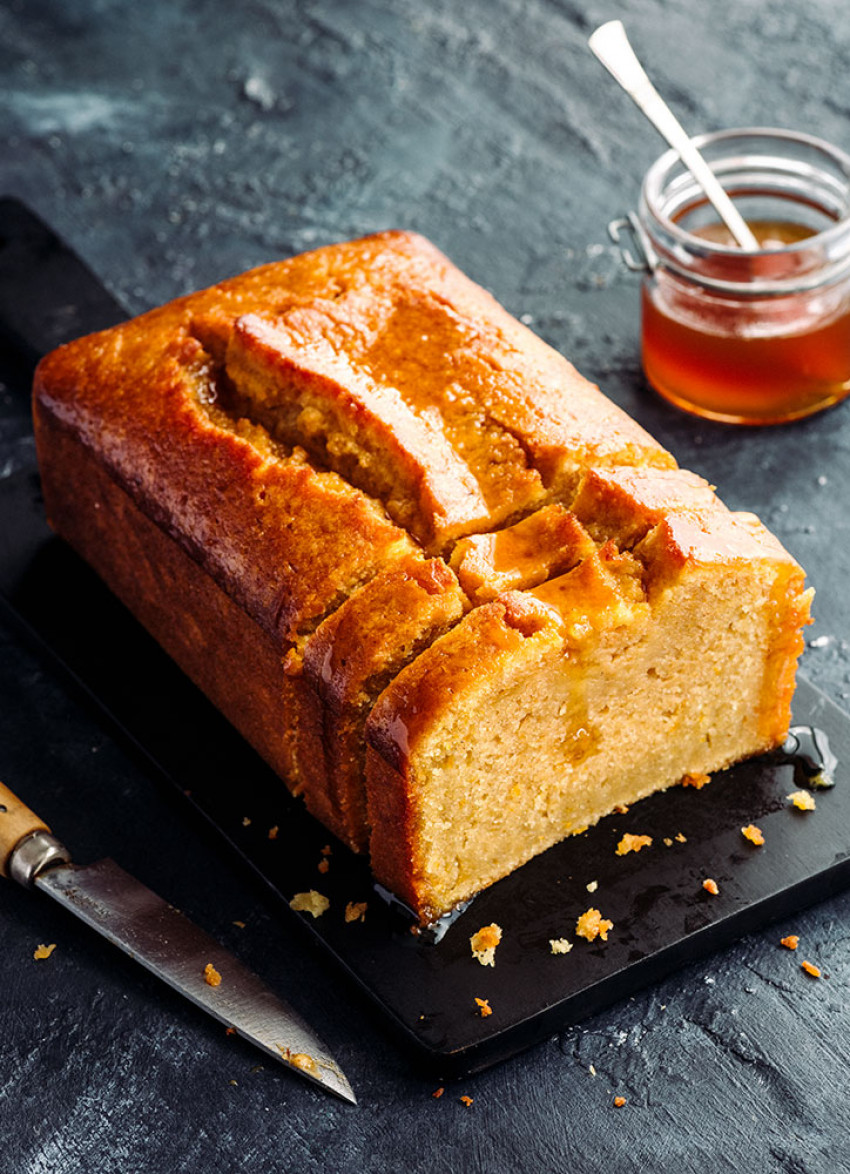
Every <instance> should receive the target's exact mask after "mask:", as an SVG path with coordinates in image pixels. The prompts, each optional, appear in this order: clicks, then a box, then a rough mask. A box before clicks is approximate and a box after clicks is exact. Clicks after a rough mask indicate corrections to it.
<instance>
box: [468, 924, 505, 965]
mask: <svg viewBox="0 0 850 1174" xmlns="http://www.w3.org/2000/svg"><path fill="white" fill-rule="evenodd" d="M501 940H502V927H501V926H500V925H496V923H495V922H493V924H492V925H485V926H482V928H481V929H479V931H478V933H474V934H473V935H472V937H471V938H470V939H469V944H470V946H471V948H472V954H473V957H475V958H477V959H478V961H479V962H480V963H481V965H482V966H495V965H496V946H498V944H499V942H500V941H501Z"/></svg>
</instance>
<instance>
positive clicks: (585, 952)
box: [0, 251, 850, 1076]
mask: <svg viewBox="0 0 850 1174" xmlns="http://www.w3.org/2000/svg"><path fill="white" fill-rule="evenodd" d="M51 256H53V258H54V261H55V252H54V251H51ZM63 263H66V264H67V265H69V266H73V264H75V263H77V262H75V259H74V258H73V257H72V256H71V254H69V253H66V254H65V260H64V262H63ZM2 281H3V269H2V256H0V284H2ZM104 296H105V297H107V295H104ZM2 304H3V301H2V295H0V306H2ZM113 305H114V303H113ZM109 309H110V307H109V303H108V301H105V302H101V303H100V305H99V310H98V312H99V313H101V314H105V315H107V316H108V312H109ZM92 325H94V323H92ZM28 329H29V327H28ZM21 390H23V389H21ZM0 592H2V597H0V605H2V608H3V611H4V612H8V613H9V616H10V617H11V618H12V619H13V621H14V622H15V623H17V624H18V625H19V626H20V627H21V628H22V630H24V631H25V632H26V633H28V635H29V636H30V637H31V638H32V639H33V640H34V641H35V642H36V643H37V644H38V645H39V646H40V647H41V648H42V649H43V650H44V652H45V654H46V655H47V656H48V657H49V658H50V660H51V662H52V663H53V664H54V665H55V666H56V667H57V668H58V669H59V671H62V672H64V673H66V674H68V675H69V677H70V679H71V680H73V681H74V682H75V683H76V684H77V685H78V686H81V687H82V688H84V689H85V690H86V691H87V692H88V694H89V695H90V696H91V698H92V699H93V700H94V701H95V702H96V703H97V704H98V705H99V706H100V707H101V708H102V710H103V711H104V712H105V713H106V714H108V715H109V717H110V718H111V720H112V721H114V722H115V723H116V724H117V727H118V728H119V729H120V730H121V731H123V732H124V733H125V734H126V735H128V736H129V737H130V738H131V739H132V740H133V741H134V742H135V743H136V745H137V746H138V747H140V748H141V750H142V751H143V752H144V753H145V754H146V755H147V756H148V757H149V759H150V760H151V761H152V762H153V763H155V764H156V766H157V768H158V769H159V770H160V771H161V772H162V773H163V774H164V776H165V777H166V778H167V779H168V780H170V781H171V782H172V783H173V784H174V785H176V786H177V787H178V788H180V790H182V791H184V792H185V793H186V794H187V795H188V796H189V798H190V799H191V801H192V802H193V803H194V804H195V805H196V806H197V808H198V809H199V810H200V811H201V812H202V813H203V814H204V815H205V816H206V817H207V818H208V819H209V820H210V821H211V822H212V823H213V824H214V825H215V827H217V828H218V829H219V830H220V831H221V833H222V834H223V835H224V836H225V837H226V838H227V840H228V841H229V842H230V843H231V844H232V845H233V846H234V847H235V848H236V849H237V850H238V851H239V852H240V853H241V854H242V855H243V856H244V858H245V859H246V860H247V861H248V862H249V863H250V864H251V866H252V867H253V868H254V869H256V871H257V872H258V873H259V875H260V876H261V877H262V878H263V880H264V881H265V882H266V883H267V884H268V885H269V886H270V888H271V889H272V890H273V891H274V892H275V893H277V894H279V896H280V897H281V898H282V899H283V900H284V901H285V902H288V900H289V899H290V898H291V897H292V895H293V894H294V893H295V892H298V891H302V890H305V889H310V888H317V889H319V890H320V891H322V892H323V893H324V894H325V895H326V896H327V897H328V898H329V899H330V902H331V904H330V909H329V911H328V912H327V913H326V914H325V915H324V916H323V917H322V918H320V919H318V920H315V921H314V920H313V919H312V918H310V917H309V916H308V915H306V914H304V915H298V916H300V917H302V918H303V919H304V921H305V924H306V927H307V928H308V929H309V930H310V931H311V932H312V933H313V934H314V935H315V938H316V940H317V941H318V942H320V943H321V944H322V945H323V946H324V947H325V948H326V949H327V950H328V951H329V952H330V954H331V955H332V956H333V957H334V958H335V959H336V961H337V962H338V963H339V964H340V965H341V967H342V968H343V969H344V970H345V971H346V972H347V973H348V974H349V975H350V976H351V977H352V978H353V979H354V980H355V981H356V982H357V983H358V984H359V985H360V986H361V987H362V989H363V990H364V991H365V992H366V993H367V994H368V995H369V996H370V997H371V998H372V999H373V1000H374V1001H375V1003H376V1004H377V1005H378V1006H379V1007H380V1008H381V1009H382V1010H383V1012H384V1013H385V1015H386V1016H387V1018H388V1020H389V1022H390V1023H391V1024H392V1025H393V1026H394V1027H395V1029H396V1030H397V1032H398V1033H399V1035H400V1037H401V1038H402V1039H403V1040H404V1041H405V1042H406V1043H407V1044H409V1045H410V1046H411V1047H412V1049H413V1052H414V1054H415V1055H416V1056H417V1057H418V1058H419V1059H421V1060H424V1061H426V1062H427V1063H428V1066H429V1067H430V1068H432V1069H434V1070H436V1071H437V1072H438V1073H439V1074H440V1075H442V1076H450V1075H459V1074H461V1073H465V1072H471V1071H475V1070H477V1069H480V1068H483V1067H486V1066H487V1065H488V1064H491V1063H493V1062H495V1061H497V1060H500V1059H503V1058H505V1057H507V1056H509V1055H511V1054H513V1053H514V1052H516V1051H518V1050H520V1049H522V1048H524V1047H527V1046H529V1045H530V1044H532V1043H534V1042H536V1041H537V1040H539V1039H541V1038H543V1037H545V1036H546V1035H548V1034H550V1033H551V1032H554V1031H556V1030H558V1029H559V1028H562V1027H564V1026H565V1025H567V1024H569V1023H572V1022H575V1021H577V1020H579V1019H582V1018H584V1017H586V1016H588V1015H589V1014H591V1013H593V1012H594V1011H596V1010H598V1009H600V1008H601V1007H603V1006H605V1005H606V1004H609V1003H611V1002H612V1001H614V1000H617V999H622V998H624V997H626V996H628V995H629V994H631V993H633V992H634V991H635V990H636V989H638V988H639V987H641V986H643V985H645V984H646V983H649V982H652V981H654V980H657V979H658V978H659V977H660V976H661V975H663V974H665V973H668V972H670V971H671V970H672V969H674V968H675V967H677V966H679V965H682V964H684V963H688V962H691V961H693V960H694V959H695V958H697V957H699V956H700V955H702V954H705V953H707V952H709V951H711V950H714V949H717V948H719V947H721V946H722V945H724V944H726V943H728V942H730V941H732V940H734V939H735V938H736V937H738V936H740V935H741V934H743V933H746V932H748V931H749V930H752V929H755V928H756V927H759V926H761V925H763V924H764V923H765V922H766V921H768V920H770V919H773V918H780V917H784V916H787V915H788V914H789V913H791V912H793V911H795V910H796V909H798V908H800V907H802V906H803V905H805V904H807V903H809V902H812V901H815V900H818V899H821V898H824V897H826V896H828V895H830V894H831V893H833V892H835V891H837V890H838V889H839V888H840V887H842V886H844V885H846V884H847V883H848V881H850V831H848V829H850V790H848V787H847V785H846V782H847V779H846V776H847V771H846V767H845V766H844V764H846V763H847V762H848V761H850V720H848V718H847V717H846V716H845V715H844V714H843V713H842V712H841V711H840V710H839V709H838V708H837V707H835V706H834V705H833V704H832V703H831V702H829V701H828V700H827V699H826V698H825V697H824V696H823V695H822V694H820V693H819V692H818V691H817V690H815V689H814V688H813V687H812V686H811V685H809V684H808V683H806V682H805V681H804V682H802V683H801V685H800V688H799V690H798V694H797V698H796V702H795V721H796V722H797V723H799V724H801V725H813V726H817V727H819V728H820V729H822V730H823V731H825V733H826V734H827V735H828V737H829V741H830V744H831V746H832V749H833V751H834V753H835V754H836V755H837V757H838V760H839V764H840V765H839V768H838V771H837V776H836V777H837V781H838V784H839V785H838V786H836V787H835V788H834V789H832V790H827V791H818V792H817V805H818V810H817V811H816V812H815V813H808V814H806V813H800V812H797V811H796V810H794V809H792V808H791V807H790V806H789V804H788V801H787V798H786V797H787V795H788V793H789V792H790V791H792V790H793V789H795V788H796V787H797V786H798V785H799V781H798V780H797V779H796V778H795V768H794V766H793V765H791V764H789V763H782V762H779V761H775V760H770V759H760V760H755V761H751V762H749V763H745V764H742V765H741V766H739V767H736V768H734V769H732V770H730V771H727V772H724V774H722V775H718V776H716V777H715V779H714V780H713V781H712V783H711V784H710V785H709V786H707V787H705V788H703V789H702V790H700V791H696V790H693V789H685V788H675V789H674V790H672V791H669V792H668V793H667V794H665V795H663V796H655V797H653V798H650V799H647V800H644V801H643V802H641V803H639V804H636V805H634V806H633V807H632V808H631V810H630V811H629V812H628V813H626V814H623V815H614V816H611V817H609V818H608V819H606V820H604V821H603V822H602V823H601V824H600V825H599V826H597V827H596V828H594V829H591V830H590V831H589V832H586V833H585V834H584V835H582V836H578V837H574V838H572V839H571V840H569V841H566V842H565V843H563V844H560V845H557V846H556V847H555V848H552V849H550V851H548V852H546V853H545V854H543V855H542V856H540V857H538V858H537V859H536V860H533V861H531V862H530V863H529V864H527V865H526V866H525V867H524V868H522V869H519V870H518V871H517V872H516V873H514V874H513V875H512V876H510V877H507V878H506V879H505V880H503V881H501V882H499V883H498V884H496V885H494V886H493V887H492V888H490V889H489V890H487V891H486V892H485V893H483V894H481V895H480V896H479V897H478V898H477V899H476V900H475V901H474V902H473V903H472V905H471V906H470V908H469V909H468V910H467V911H466V912H465V913H464V914H462V915H461V916H460V917H459V918H457V920H456V921H455V922H454V924H453V925H452V926H451V927H450V928H449V929H448V931H447V932H446V934H445V936H444V937H443V938H442V940H441V941H439V942H438V943H436V944H431V943H429V942H426V941H424V940H423V939H422V938H421V937H416V936H414V935H412V934H411V932H410V923H409V921H407V920H406V918H405V917H404V916H403V915H402V914H401V913H400V912H399V911H397V910H395V909H393V908H391V907H389V906H388V905H387V904H385V903H384V902H383V900H382V899H381V898H380V897H379V896H378V895H376V893H375V892H374V891H373V889H372V884H371V880H370V876H369V872H368V868H367V866H366V864H365V862H364V861H363V860H361V859H358V858H356V857H354V856H353V855H352V854H351V853H349V852H348V851H347V850H346V849H345V848H344V847H343V846H342V845H340V844H338V843H336V842H335V841H331V847H332V853H331V855H330V858H329V859H330V862H331V863H330V868H329V871H328V872H327V873H326V874H325V875H322V874H320V873H319V872H318V869H317V866H318V862H319V860H320V859H322V849H323V847H324V846H325V845H327V844H328V841H329V837H328V833H327V832H326V831H325V830H324V829H323V828H322V827H321V826H320V825H318V824H317V823H316V822H315V821H314V820H312V819H311V818H310V817H309V816H308V815H307V814H306V812H305V811H304V809H303V808H302V807H301V805H300V804H299V803H298V802H296V801H294V800H292V799H291V798H290V797H289V795H288V794H287V793H286V792H285V790H284V789H283V787H282V785H281V783H280V782H279V780H278V779H277V778H276V777H275V776H274V775H273V774H272V773H271V772H270V771H269V769H268V768H267V767H266V766H265V765H264V764H263V763H262V762H261V761H260V760H259V758H258V757H257V756H256V755H255V754H254V753H253V751H251V749H250V748H249V747H248V746H247V745H246V744H245V743H244V742H243V741H242V739H241V738H240V737H239V736H238V735H237V734H236V733H235V732H234V731H233V730H232V729H231V728H230V727H229V726H228V725H227V723H226V722H225V721H224V720H223V719H222V718H221V717H220V716H219V715H218V713H217V712H216V711H215V710H214V709H213V708H212V707H211V706H210V705H209V703H208V702H207V701H206V699H205V698H204V697H203V696H202V695H201V694H200V693H199V692H198V691H197V690H196V689H195V688H194V686H193V685H192V684H191V683H190V682H189V681H188V680H187V679H186V678H185V677H184V676H183V674H182V673H181V672H180V671H179V670H178V669H177V668H176V666H175V665H174V664H173V663H172V662H171V661H170V660H169V659H168V658H167V657H166V656H165V654H164V653H163V652H162V651H161V650H160V649H159V648H158V646H157V645H156V644H155V643H154V642H153V641H152V640H151V639H150V637H149V636H148V635H147V634H146V633H145V632H144V631H143V630H142V629H141V628H140V627H139V625H138V624H137V623H136V622H135V620H134V619H133V618H132V617H131V616H130V615H129V613H127V612H126V610H125V609H124V608H123V607H122V606H121V604H119V603H118V602H117V600H115V599H114V598H113V597H112V596H111V595H110V594H109V592H108V591H107V590H106V589H105V588H104V587H103V586H102V585H101V584H100V582H99V581H98V580H97V579H96V577H95V576H94V575H93V573H92V572H91V571H90V570H89V569H88V568H87V567H86V566H85V565H84V564H83V563H82V562H80V560H79V559H78V558H77V557H76V556H75V555H74V554H73V553H72V552H71V551H70V550H68V549H67V548H66V547H65V546H64V545H63V544H62V543H61V542H59V541H58V540H57V539H55V538H53V537H52V536H51V535H50V533H49V531H48V530H47V527H46V524H45V522H44V519H43V515H42V511H41V503H40V497H39V486H38V479H37V476H36V474H35V473H34V472H32V471H29V472H22V473H20V474H18V475H16V476H11V477H7V478H5V479H4V481H3V482H2V483H0ZM234 793H237V794H238V795H239V796H240V798H239V803H238V808H234V803H233V795H234ZM24 797H25V796H24ZM45 814H47V813H45ZM750 822H753V823H756V824H757V825H758V826H759V827H761V828H762V830H763V831H764V834H765V838H766V845H765V847H764V848H754V847H752V846H751V845H750V844H748V843H747V842H746V841H745V840H744V839H743V837H742V836H741V830H740V829H741V827H742V825H744V824H748V823H750ZM272 827H278V828H279V829H280V830H279V834H278V836H277V838H276V839H273V840H271V839H269V836H268V832H269V829H270V828H272ZM625 832H636V833H640V834H647V835H650V836H652V837H653V841H654V842H653V845H652V847H651V848H647V849H645V850H644V851H642V852H641V853H640V854H637V855H636V854H630V855H628V856H624V857H618V856H617V855H616V853H615V846H616V844H617V842H618V840H619V838H620V837H621V836H622V834H623V833H625ZM677 835H682V836H684V837H685V841H684V842H681V841H679V840H677V839H676V838H675V837H676V836H677ZM665 839H669V840H671V841H672V843H671V844H670V846H665V843H664V841H665ZM83 863H84V862H83ZM119 863H120V862H119ZM707 876H711V877H712V878H713V879H714V880H715V881H716V882H717V884H718V886H719V889H720V892H719V895H718V896H716V897H711V896H709V895H708V894H707V893H705V892H704V890H703V889H702V880H703V879H704V878H705V877H707ZM591 882H596V885H597V887H596V889H595V891H594V892H593V893H592V894H591V893H589V892H588V890H587V886H588V884H590V883H591ZM165 895H166V896H167V894H165ZM364 900H365V901H368V905H369V907H368V912H367V915H366V919H365V922H363V923H360V922H357V923H353V924H346V923H345V921H344V916H343V912H344V909H345V906H346V904H347V903H348V902H350V901H364ZM591 905H594V906H596V907H598V908H599V909H601V911H602V913H603V915H604V916H605V917H607V918H610V919H611V920H612V921H613V922H614V929H613V931H612V932H611V934H610V936H609V940H608V942H607V943H602V942H596V943H594V944H588V943H586V942H583V941H577V942H576V944H575V948H574V950H573V951H572V952H571V953H570V954H568V955H566V956H553V955H552V954H551V952H550V948H549V939H550V938H560V937H564V936H566V937H569V938H570V939H572V940H575V936H574V927H575V921H576V918H577V916H578V915H579V914H580V913H582V912H583V911H584V910H585V909H587V908H588V907H589V906H591ZM284 916H287V917H290V916H294V915H293V914H291V913H290V912H289V911H288V910H287V911H286V913H285V914H284ZM493 921H495V922H497V923H498V924H499V925H501V927H502V929H503V940H502V943H501V945H500V946H499V948H498V951H497V955H496V958H497V964H496V966H495V967H494V968H487V967H481V966H479V965H478V963H477V962H475V961H474V959H473V958H472V955H471V952H470V947H469V938H470V936H471V934H472V933H474V932H475V930H477V929H478V928H479V927H480V926H482V925H486V924H489V923H490V922H493ZM476 998H482V999H488V1000H489V1002H490V1005H491V1007H492V1010H493V1014H492V1015H491V1016H490V1017H488V1018H486V1019H485V1018H482V1017H481V1016H480V1015H478V1014H477V1007H476V1003H475V999H476Z"/></svg>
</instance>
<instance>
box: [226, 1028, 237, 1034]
mask: <svg viewBox="0 0 850 1174" xmlns="http://www.w3.org/2000/svg"><path fill="white" fill-rule="evenodd" d="M224 1034H225V1035H236V1028H235V1027H228V1029H227V1031H225V1033H224Z"/></svg>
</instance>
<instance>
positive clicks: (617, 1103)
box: [614, 1097, 626, 1109]
mask: <svg viewBox="0 0 850 1174" xmlns="http://www.w3.org/2000/svg"><path fill="white" fill-rule="evenodd" d="M625 1103H626V1098H625V1097H614V1104H615V1106H616V1107H617V1108H618V1109H622V1107H623V1105H624V1104H625Z"/></svg>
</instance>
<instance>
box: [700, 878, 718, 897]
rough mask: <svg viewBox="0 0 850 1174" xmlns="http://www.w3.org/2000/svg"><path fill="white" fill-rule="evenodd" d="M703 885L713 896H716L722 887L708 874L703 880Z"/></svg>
mask: <svg viewBox="0 0 850 1174" xmlns="http://www.w3.org/2000/svg"><path fill="white" fill-rule="evenodd" d="M702 887H703V888H704V889H705V891H706V892H707V893H711V895H712V897H716V896H717V894H718V893H719V892H720V889H719V888H718V886H717V881H716V880H712V879H711V877H710V876H707V877H706V878H705V880H704V881H703V882H702Z"/></svg>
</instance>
